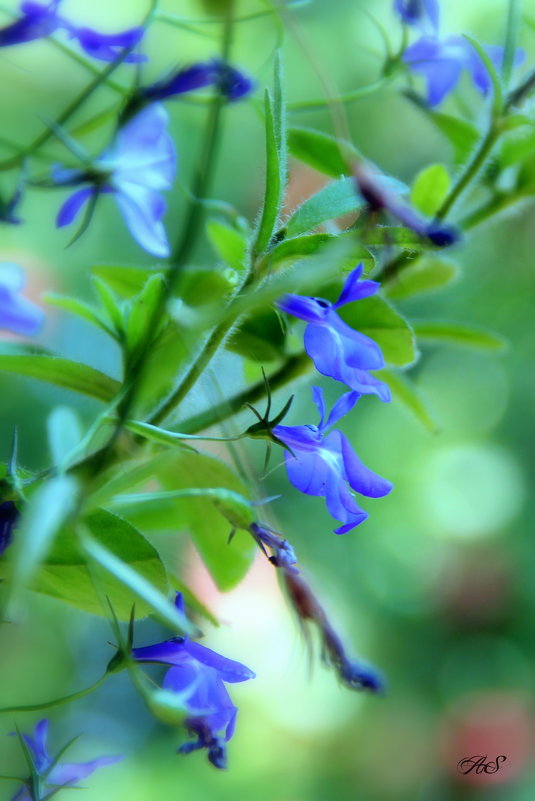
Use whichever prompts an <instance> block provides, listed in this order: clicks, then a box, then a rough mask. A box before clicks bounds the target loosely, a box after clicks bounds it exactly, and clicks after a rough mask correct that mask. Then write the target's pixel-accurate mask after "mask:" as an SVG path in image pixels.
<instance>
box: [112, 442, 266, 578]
mask: <svg viewBox="0 0 535 801" xmlns="http://www.w3.org/2000/svg"><path fill="white" fill-rule="evenodd" d="M173 456H174V458H173V460H172V462H170V463H168V464H167V465H166V466H165V467H163V468H162V469H161V470H158V473H157V476H158V479H159V481H160V484H161V486H162V487H163V488H164V489H165V490H167V491H171V490H187V491H191V488H192V487H194V488H196V489H200V490H202V489H208V490H212V491H213V489H214V488H218V489H220V490H226V491H231V492H233V493H237V494H238V495H239V496H242V497H243V498H245V499H247V496H248V491H247V488H246V487H245V486H244V484H243V483H242V482H241V481H240V479H239V478H238V477H237V476H236V475H235V474H234V473H233V471H232V470H231V469H230V468H229V467H228V466H227V465H226V464H224V463H223V462H221V461H220V460H219V459H215V458H214V457H212V456H208V455H206V454H192V453H184V452H180V453H178V452H175V453H173ZM220 503H221V501H220ZM125 516H127V517H128V519H129V520H132V522H134V523H135V522H137V523H138V525H140V527H141V528H146V530H152V531H158V530H159V531H173V532H176V531H177V530H182V531H185V532H187V533H188V534H189V535H190V536H191V538H192V539H193V542H194V543H195V545H196V547H197V549H198V551H199V553H200V555H201V558H202V560H203V562H204V564H205V565H206V567H207V568H208V570H209V571H210V573H211V575H212V578H213V579H214V581H215V583H216V585H217V586H218V587H219V589H221V590H230V589H232V587H235V586H236V584H238V583H239V582H240V581H241V580H242V578H243V577H244V575H245V574H246V573H247V571H248V569H249V567H250V565H251V562H252V560H253V558H254V555H255V551H256V548H255V546H254V543H253V541H252V539H251V537H250V536H249V534H244V533H238V534H237V535H236V536H235V537H234V538H233V540H232V542H230V543H228V537H229V533H230V530H231V528H232V524H231V523H230V522H229V520H228V519H226V518H225V516H224V514H223V513H222V508H216V505H214V503H210V502H208V501H207V498H206V497H202V496H199V497H178V498H174V499H173V498H168V499H167V500H166V501H165V502H164V501H162V500H160V502H159V504H158V506H157V508H156V509H155V510H151V511H150V512H147V510H143V509H141V508H140V509H139V510H136V509H132V510H130V509H129V511H128V513H126V512H125Z"/></svg>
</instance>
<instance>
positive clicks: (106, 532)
mask: <svg viewBox="0 0 535 801" xmlns="http://www.w3.org/2000/svg"><path fill="white" fill-rule="evenodd" d="M84 523H85V524H86V525H87V528H88V530H89V531H90V533H91V536H92V538H93V540H94V541H95V542H96V543H98V544H99V546H100V547H101V548H105V549H106V550H107V551H109V552H110V553H111V554H112V555H113V556H114V557H115V559H117V560H121V561H122V562H123V563H125V564H127V565H128V566H129V567H130V570H132V571H135V573H136V575H139V576H140V577H141V578H142V579H143V580H144V581H145V582H147V583H149V584H150V586H151V587H152V588H153V589H154V592H158V593H164V594H167V589H168V588H167V578H166V574H165V570H164V567H163V565H162V563H161V561H160V558H159V556H158V553H157V551H156V549H155V548H154V547H153V546H152V545H151V544H150V543H149V542H148V541H147V540H146V539H145V537H143V535H142V534H140V532H139V531H137V530H136V529H135V528H134V526H132V525H131V524H130V523H128V522H127V521H126V520H123V519H122V518H120V517H118V516H117V515H115V514H112V513H111V512H108V511H104V510H103V509H101V510H98V511H97V512H95V513H93V514H91V515H89V516H88V517H87V518H86V519H85V521H84ZM32 589H33V590H34V591H35V592H39V593H41V594H43V595H50V596H52V597H54V598H58V599H60V600H62V601H64V602H65V603H68V604H70V605H71V606H75V607H76V608H77V609H82V610H83V611H84V612H90V613H92V614H96V615H104V616H105V615H107V614H108V611H109V610H108V607H107V604H106V596H108V597H109V599H110V601H111V603H112V605H113V608H114V610H115V612H116V614H117V616H118V618H119V619H121V620H128V618H129V616H130V612H131V609H132V603H133V601H134V599H133V598H132V587H131V586H130V584H127V586H126V587H125V583H124V582H123V581H122V579H120V578H119V579H117V578H110V576H109V575H108V574H107V573H102V571H100V570H98V569H95V568H94V566H93V565H92V564H88V561H87V557H86V555H85V553H84V549H83V547H82V545H81V544H80V542H79V540H78V538H77V537H76V536H75V532H74V531H73V530H72V529H71V528H63V529H62V530H61V532H60V533H59V535H58V537H57V538H56V540H55V542H54V545H53V547H52V548H51V550H50V552H49V553H48V556H47V558H46V560H45V561H44V562H43V563H42V565H41V568H40V570H39V572H38V573H37V575H36V577H35V580H34V582H33V584H32ZM137 597H138V598H140V599H141V601H140V602H138V600H137V599H136V613H137V614H138V616H141V617H143V616H145V615H148V614H150V613H151V612H152V611H153V606H152V603H151V602H150V601H148V600H147V598H146V597H144V596H143V595H141V594H138V596H137ZM164 600H165V598H164Z"/></svg>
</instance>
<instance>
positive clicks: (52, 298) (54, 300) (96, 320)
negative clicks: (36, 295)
mask: <svg viewBox="0 0 535 801" xmlns="http://www.w3.org/2000/svg"><path fill="white" fill-rule="evenodd" d="M43 300H44V301H45V302H46V303H49V304H50V305H51V306H55V307H56V308H57V309H63V310H64V311H68V312H71V313H72V314H76V315H77V316H78V317H81V318H82V319H84V320H87V321H88V322H89V323H92V324H93V325H96V326H97V327H98V328H100V329H102V330H103V331H105V332H106V333H107V334H111V335H112V336H113V333H114V332H113V331H112V330H111V329H110V328H109V326H108V325H107V324H106V322H105V321H104V320H103V319H102V317H101V316H100V314H99V313H98V311H97V310H96V309H95V308H93V306H91V305H90V304H89V303H84V302H83V301H81V300H78V299H77V298H71V297H68V296H67V295H58V294H57V293H56V292H46V293H45V294H44V296H43Z"/></svg>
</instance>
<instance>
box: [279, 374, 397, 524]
mask: <svg viewBox="0 0 535 801" xmlns="http://www.w3.org/2000/svg"><path fill="white" fill-rule="evenodd" d="M312 395H313V398H314V403H315V404H316V406H317V408H318V411H319V414H320V422H319V425H317V426H313V425H305V426H282V425H278V426H275V428H274V429H273V433H274V435H275V436H276V437H278V439H280V440H281V441H282V442H284V444H285V445H287V446H288V448H289V449H290V451H291V452H286V453H285V460H286V471H287V473H288V478H289V480H290V482H291V483H292V484H293V485H294V487H296V489H298V490H299V491H300V492H304V493H305V494H306V495H315V496H319V497H322V498H325V501H326V504H327V509H328V510H329V513H330V514H331V515H332V517H334V518H335V520H340V521H341V523H343V525H342V526H340V527H339V528H337V529H335V534H345V533H346V532H347V531H350V530H351V529H352V528H354V527H355V526H358V525H359V523H362V522H363V521H364V520H366V518H367V517H368V515H367V513H366V512H364V511H363V510H362V509H361V508H360V507H359V506H357V504H356V502H355V499H354V497H353V495H352V494H351V492H350V490H349V487H350V488H351V489H352V490H355V492H359V493H360V494H361V495H366V496H367V497H368V498H381V497H383V496H384V495H388V493H389V492H390V490H391V489H392V484H391V483H390V482H389V481H386V479H384V478H381V477H380V476H378V475H377V474H376V473H373V472H372V471H371V470H369V469H368V468H367V467H365V466H364V465H363V464H362V462H361V461H360V459H359V458H358V457H357V455H356V454H355V452H354V451H353V448H352V447H351V444H350V442H349V440H348V439H347V437H346V436H345V435H344V434H342V432H341V431H339V430H338V429H334V430H332V431H331V432H330V433H327V431H328V429H329V428H331V426H333V425H334V424H335V423H336V422H337V421H338V420H340V419H341V418H342V417H343V416H344V415H346V414H347V413H348V412H349V411H351V409H352V408H353V406H354V405H355V403H356V402H357V401H358V399H359V397H360V394H359V393H358V392H346V393H345V394H344V395H342V397H341V398H339V399H338V401H337V402H336V403H335V405H334V406H333V408H332V411H331V413H330V415H329V417H328V419H327V421H326V422H325V402H324V399H323V392H322V390H321V389H320V388H319V387H313V388H312Z"/></svg>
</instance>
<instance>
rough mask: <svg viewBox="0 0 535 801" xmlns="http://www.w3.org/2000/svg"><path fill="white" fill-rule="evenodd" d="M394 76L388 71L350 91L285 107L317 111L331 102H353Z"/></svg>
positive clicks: (387, 82) (381, 86)
mask: <svg viewBox="0 0 535 801" xmlns="http://www.w3.org/2000/svg"><path fill="white" fill-rule="evenodd" d="M395 77H397V73H395V72H393V73H390V75H383V76H382V77H381V78H379V79H378V80H377V81H374V82H373V83H369V84H367V85H366V86H361V87H360V88H358V89H353V90H352V91H351V92H344V93H342V94H340V95H335V96H333V97H330V98H329V99H328V100H326V99H323V98H317V99H316V100H300V101H299V102H296V103H288V105H287V109H288V111H317V110H320V109H324V108H328V107H329V105H330V104H332V103H344V104H346V105H347V104H348V103H354V102H356V101H357V100H361V99H362V98H365V97H368V96H369V95H371V94H373V93H374V92H377V91H378V90H379V89H382V88H383V87H385V86H386V85H387V84H389V83H390V82H391V81H392V80H393V79H394V78H395Z"/></svg>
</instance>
